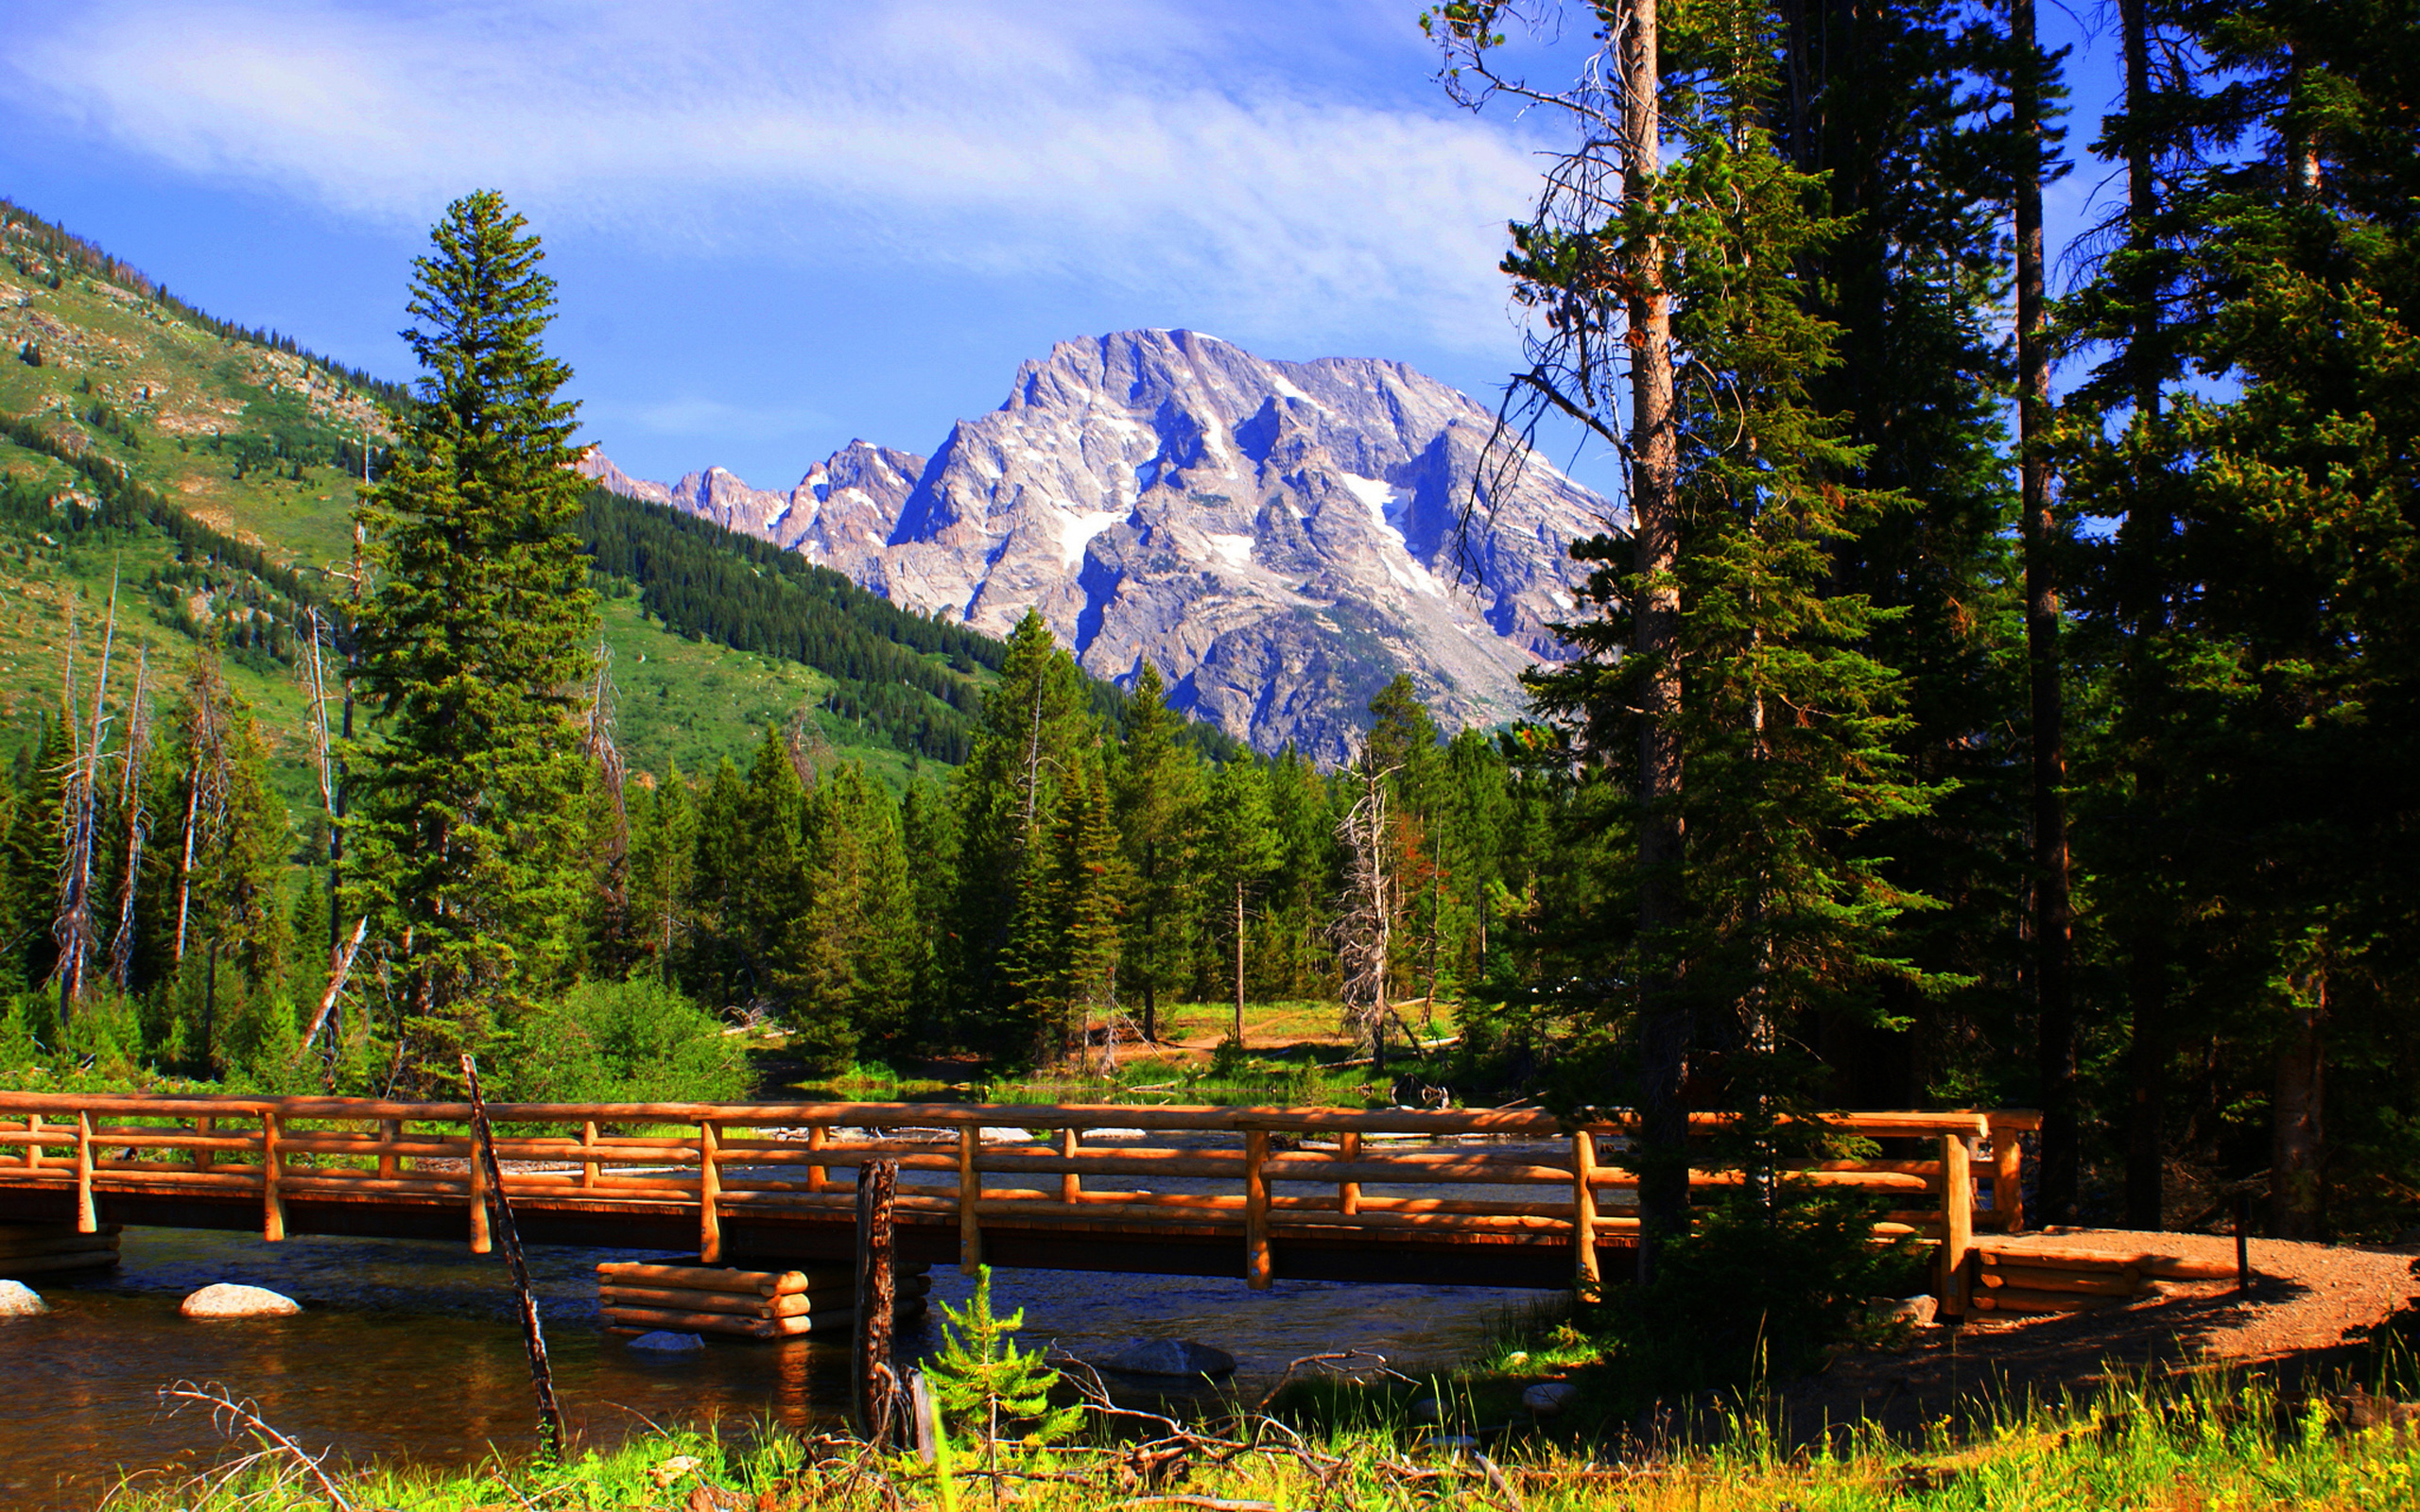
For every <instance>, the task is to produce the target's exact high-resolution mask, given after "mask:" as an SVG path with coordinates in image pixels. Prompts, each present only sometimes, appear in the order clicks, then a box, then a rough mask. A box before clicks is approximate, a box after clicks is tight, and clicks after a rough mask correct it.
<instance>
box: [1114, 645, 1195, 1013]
mask: <svg viewBox="0 0 2420 1512" xmlns="http://www.w3.org/2000/svg"><path fill="white" fill-rule="evenodd" d="M1183 729H1184V716H1183V715H1181V714H1179V713H1176V712H1175V711H1174V710H1172V709H1170V708H1169V707H1168V706H1167V697H1166V696H1165V693H1164V691H1163V687H1162V684H1161V681H1160V669H1159V668H1157V667H1155V666H1153V665H1152V664H1151V663H1150V662H1144V663H1143V670H1142V672H1141V673H1140V674H1139V675H1137V677H1136V678H1135V679H1134V692H1133V696H1132V698H1131V699H1130V700H1129V702H1128V703H1127V706H1126V730H1125V739H1124V741H1123V742H1122V743H1121V745H1120V747H1119V749H1118V763H1117V769H1116V775H1115V780H1114V782H1113V783H1112V787H1111V804H1112V807H1113V808H1114V809H1115V814H1116V822H1117V835H1118V844H1119V849H1120V851H1122V852H1123V854H1124V857H1125V862H1126V874H1127V876H1128V877H1129V878H1130V879H1131V885H1132V891H1131V892H1130V893H1129V895H1128V897H1127V899H1126V904H1125V916H1126V919H1125V926H1124V950H1123V952H1122V954H1121V956H1120V959H1119V965H1118V971H1119V974H1120V976H1121V977H1122V978H1123V979H1124V980H1125V982H1126V984H1127V986H1128V988H1130V989H1131V990H1132V991H1133V992H1135V993H1137V994H1138V995H1140V996H1141V998H1142V1000H1143V1038H1144V1039H1145V1040H1149V1041H1151V1042H1153V1043H1156V1042H1158V1040H1159V1037H1160V1036H1159V1004H1160V994H1161V993H1163V992H1169V991H1173V990H1174V989H1175V988H1176V985H1177V983H1178V982H1179V981H1180V980H1181V979H1182V977H1183V974H1184V967H1185V962H1186V960H1187V959H1188V957H1189V956H1190V954H1191V953H1192V936H1193V926H1194V915H1195V908H1194V898H1193V892H1194V886H1193V871H1194V865H1193V862H1194V852H1195V849H1196V847H1197V846H1198V844H1199V843H1200V836H1199V833H1198V829H1199V826H1200V823H1201V763H1200V762H1199V761H1198V760H1197V759H1196V758H1195V756H1194V754H1193V752H1192V750H1191V749H1190V748H1188V747H1185V746H1183V745H1180V744H1179V743H1178V736H1179V734H1180V733H1181V732H1182V730H1183Z"/></svg>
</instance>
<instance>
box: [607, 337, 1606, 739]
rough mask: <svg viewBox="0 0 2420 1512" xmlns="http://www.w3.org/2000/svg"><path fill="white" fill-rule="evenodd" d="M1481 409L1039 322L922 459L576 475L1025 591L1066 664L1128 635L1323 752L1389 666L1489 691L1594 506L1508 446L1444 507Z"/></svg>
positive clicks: (1145, 654)
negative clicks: (1058, 329) (1039, 351)
mask: <svg viewBox="0 0 2420 1512" xmlns="http://www.w3.org/2000/svg"><path fill="white" fill-rule="evenodd" d="M1493 424H1494V418H1493V416H1492V415H1491V413H1490V412H1489V411H1488V410H1486V409H1485V408H1483V407H1482V406H1480V405H1479V404H1477V403H1476V402H1474V401H1473V400H1472V399H1470V398H1469V397H1468V396H1466V395H1463V394H1461V393H1459V392H1457V391H1455V390H1454V389H1451V388H1448V387H1445V386H1444V385H1443V384H1440V383H1438V382H1436V381H1435V380H1434V379H1431V378H1427V377H1426V376H1424V375H1422V374H1420V373H1418V372H1415V371H1414V370H1412V369H1409V368H1407V367H1405V366H1403V365H1402V364H1400V363H1392V362H1382V361H1377V360H1374V359H1367V358H1324V359H1322V360H1320V361H1316V362H1305V363H1288V362H1271V361H1267V360H1264V359H1262V358H1259V357H1255V356H1253V354H1252V353H1250V352H1245V351H1243V350H1242V349H1240V348H1238V347H1236V346H1234V345H1232V344H1230V343H1228V342H1224V341H1221V340H1219V339H1218V338H1217V337H1215V336H1209V335H1201V334H1200V333H1198V332H1188V331H1131V332H1124V333H1120V334H1118V335H1109V336H1102V337H1099V338H1097V339H1089V340H1082V341H1067V342H1062V343H1060V344H1059V345H1058V346H1057V347H1056V348H1055V349H1053V351H1052V352H1051V353H1050V355H1049V356H1048V357H1046V358H1045V359H1043V360H1041V361H1038V362H1029V363H1028V364H1026V365H1025V366H1024V367H1023V368H1022V369H1019V371H1018V373H1017V377H1016V382H1015V385H1014V387H1013V388H1012V390H1011V393H1010V395H1009V398H1008V401H1007V402H1006V403H1005V404H1002V405H1001V406H1000V407H999V408H998V409H996V410H994V411H993V412H992V413H990V414H988V415H984V416H981V417H978V418H977V419H974V420H969V421H960V422H959V424H958V425H957V426H955V427H954V428H953V429H952V430H951V432H950V435H949V437H948V438H947V439H945V440H944V441H943V442H942V445H941V447H940V448H939V450H937V451H936V452H935V453H934V454H933V455H932V456H931V457H930V458H929V459H925V458H920V457H917V456H914V455H910V454H908V453H903V452H895V451H890V450H888V449H885V448H880V447H875V446H872V445H869V444H867V443H866V442H863V441H856V442H852V443H851V444H850V446H849V447H848V448H847V449H846V450H844V451H842V452H840V453H838V454H837V455H834V456H833V457H831V458H830V459H829V460H827V461H825V462H823V463H821V464H819V465H818V466H816V467H815V468H812V469H810V470H809V471H808V472H807V474H806V476H805V477H804V479H803V480H802V481H801V482H800V483H799V485H798V487H796V488H794V489H792V490H789V491H788V492H787V493H775V492H769V491H765V490H754V489H751V488H749V487H748V486H747V485H746V484H744V483H742V482H741V481H740V480H739V479H738V478H736V477H734V476H733V475H732V474H731V473H729V472H724V471H722V470H721V469H719V468H716V469H709V470H707V471H706V472H702V473H691V474H690V475H689V476H687V477H684V478H683V479H682V480H681V482H679V483H678V484H673V485H669V486H666V485H662V484H649V483H642V482H638V481H636V480H633V479H631V478H628V477H626V476H624V475H623V474H622V473H621V472H620V470H619V469H617V468H614V466H613V464H612V463H611V462H610V461H609V460H607V459H606V458H605V457H604V456H603V455H601V454H592V455H591V456H590V458H589V459H588V462H587V464H586V465H585V471H587V472H588V473H589V475H591V476H593V477H596V478H597V479H598V480H599V481H600V482H603V483H604V484H606V486H608V487H610V488H614V489H616V490H619V491H622V492H626V493H630V494H631V495H633V496H635V497H643V498H654V499H657V500H659V501H661V502H666V503H669V504H672V505H674V506H676V507H680V508H683V509H686V510H690V511H692V512H694V513H698V514H700V515H705V516H707V517H709V518H712V519H715V520H717V521H718V522H720V523H722V524H728V525H730V526H731V527H733V528H735V529H739V530H745V531H749V532H751V533H752V534H754V535H758V536H761V537H763V538H765V539H767V540H770V541H777V542H779V543H780V544H783V545H785V546H789V547H792V548H794V549H797V550H800V551H803V552H804V553H805V554H806V555H808V556H809V557H810V558H814V559H815V560H817V561H819V562H822V563H824V564H826V565H828V566H831V567H834V568H836V569H838V570H839V571H841V572H844V573H846V574H848V575H849V576H851V577H853V578H855V579H856V581H858V582H860V583H862V584H864V585H866V586H867V587H869V588H872V589H874V590H875V591H877V592H880V593H884V594H886V595H888V596H889V597H890V599H891V600H892V601H893V602H895V603H899V604H902V605H906V606H908V607H912V608H916V609H920V610H927V611H940V612H944V613H947V614H951V615H954V616H957V617H961V618H963V619H964V620H966V621H967V622H969V623H970V624H972V625H974V626H976V627H978V628H981V629H985V630H990V631H994V632H998V631H1002V630H1005V629H1007V628H1008V627H1010V626H1011V625H1012V624H1014V623H1015V621H1016V619H1017V618H1018V617H1019V616H1020V615H1022V614H1023V613H1024V612H1025V610H1027V608H1028V607H1029V606H1031V607H1039V608H1040V609H1041V610H1042V611H1043V613H1044V615H1045V616H1046V617H1047V618H1048V620H1049V621H1050V623H1051V626H1052V627H1053V629H1054V630H1056V632H1057V633H1058V635H1059V637H1060V639H1061V641H1062V642H1063V643H1064V644H1068V645H1070V646H1072V647H1073V648H1074V649H1075V651H1076V654H1077V657H1078V660H1079V661H1080V662H1082V664H1083V665H1084V667H1085V668H1086V669H1087V670H1089V671H1091V672H1093V673H1095V674H1097V675H1098V676H1102V677H1109V678H1115V679H1121V680H1123V679H1127V678H1129V677H1131V676H1132V674H1133V673H1134V672H1135V671H1136V670H1138V669H1139V668H1140V666H1141V664H1142V662H1144V661H1145V660H1146V659H1148V660H1150V661H1151V662H1155V663H1157V664H1158V665H1159V667H1160V669H1161V671H1162V673H1163V674H1164V675H1165V676H1166V677H1167V679H1168V680H1169V682H1170V684H1171V686H1172V688H1173V692H1174V697H1175V700H1176V701H1177V702H1178V703H1179V704H1180V705H1182V706H1183V707H1185V708H1187V709H1189V710H1191V711H1193V712H1194V713H1196V714H1197V715H1199V716H1200V717H1201V718H1205V719H1209V720H1212V721H1214V722H1216V723H1217V724H1219V726H1221V727H1222V728H1224V729H1225V730H1227V731H1228V732H1230V733H1231V734H1234V735H1236V736H1237V737H1238V738H1240V739H1245V740H1249V741H1251V742H1252V743H1253V744H1254V745H1255V746H1258V747H1262V748H1264V749H1266V748H1270V747H1274V746H1276V745H1279V744H1281V743H1283V742H1285V741H1288V740H1293V741H1296V742H1298V743H1299V744H1301V745H1302V746H1304V747H1305V748H1306V749H1308V750H1310V751H1312V752H1313V753H1315V754H1317V755H1319V756H1322V757H1325V758H1339V757H1341V756H1343V755H1345V754H1347V753H1348V751H1349V749H1350V747H1351V743H1352V739H1353V736H1354V734H1355V732H1356V731H1357V730H1358V729H1359V728H1360V727H1361V726H1362V725H1363V724H1364V723H1365V722H1366V718H1367V716H1366V713H1364V706H1365V705H1366V704H1367V703H1368V701H1369V698H1370V696H1371V694H1372V693H1374V691H1375V690H1376V689H1377V688H1378V687H1379V686H1381V685H1382V684H1384V683H1385V682H1386V680H1387V679H1390V678H1392V676H1394V674H1395V673H1396V672H1398V671H1403V672H1409V673H1410V674H1411V677H1412V679H1413V681H1414V682H1415V683H1416V684H1417V685H1418V686H1419V688H1420V690H1421V693H1422V696H1423V697H1424V698H1425V699H1426V702H1427V703H1428V705H1429V707H1430V708H1431V709H1432V710H1433V711H1434V712H1435V713H1436V714H1437V715H1438V717H1439V718H1440V720H1441V721H1443V723H1445V724H1446V725H1447V726H1448V727H1449V728H1450V727H1454V726H1460V725H1466V724H1487V723H1493V722H1495V721H1496V720H1499V719H1504V718H1507V717H1510V716H1512V715H1513V714H1515V713H1518V712H1519V710H1520V708H1521V696H1520V691H1519V688H1518V686H1517V682H1516V679H1517V678H1518V676H1519V674H1520V672H1521V670H1522V669H1523V668H1525V667H1528V666H1530V665H1534V664H1536V663H1537V662H1540V661H1542V660H1552V659H1553V658H1555V657H1556V656H1558V655H1559V654H1560V652H1561V649H1562V647H1561V644H1560V643H1559V642H1558V641H1557V639H1556V638H1555V636H1554V634H1553V632H1552V631H1551V630H1549V629H1548V628H1547V624H1548V622H1550V621H1552V620H1554V619H1557V618H1560V617H1562V616H1563V615H1564V613H1566V612H1567V611H1568V610H1569V608H1570V605H1571V593H1572V587H1573V584H1574V583H1575V582H1576V581H1577V580H1578V577H1579V574H1578V572H1577V571H1576V569H1575V568H1574V566H1573V564H1572V563H1571V562H1570V561H1569V560H1568V559H1567V558H1566V556H1565V554H1564V548H1565V547H1566V546H1567V545H1568V543H1569V542H1570V541H1572V540H1573V539H1574V538H1576V537H1579V536H1582V535H1587V534H1590V533H1593V532H1595V531H1597V530H1599V529H1601V528H1603V527H1604V525H1605V524H1607V523H1608V522H1609V521H1610V520H1611V519H1612V518H1613V514H1614V511H1613V508H1612V507H1611V506H1610V505H1608V504H1607V503H1606V501H1604V500H1603V499H1601V498H1599V497H1598V496H1597V495H1595V494H1593V493H1591V492H1589V491H1588V490H1584V489H1582V488H1580V487H1579V486H1578V485H1576V484H1574V483H1572V482H1571V481H1570V480H1569V479H1567V478H1565V477H1564V476H1563V475H1562V474H1561V473H1560V472H1556V471H1555V470H1554V469H1553V468H1551V467H1549V466H1548V465H1547V464H1546V463H1545V462H1544V461H1543V460H1541V459H1537V458H1531V459H1530V462H1529V464H1528V466H1527V467H1526V468H1524V469H1523V470H1522V472H1521V474H1520V477H1519V480H1518V482H1517V483H1516V484H1514V485H1513V487H1512V488H1511V489H1510V490H1508V491H1506V492H1505V493H1504V494H1503V495H1502V496H1501V497H1496V498H1492V499H1489V500H1487V501H1486V507H1484V508H1483V509H1481V510H1480V511H1479V512H1478V516H1477V517H1476V519H1475V520H1474V522H1473V528H1472V529H1470V530H1469V531H1467V532H1464V531H1462V530H1461V529H1460V528H1459V524H1460V519H1461V511H1462V507H1463V506H1464V505H1465V504H1466V503H1467V501H1468V500H1469V499H1470V497H1471V490H1472V479H1473V475H1474V472H1475V471H1476V469H1477V467H1478V458H1479V454H1480V452H1481V450H1482V449H1483V447H1484V446H1485V444H1486V442H1487V438H1488V436H1489V434H1490V432H1491V430H1492V428H1493Z"/></svg>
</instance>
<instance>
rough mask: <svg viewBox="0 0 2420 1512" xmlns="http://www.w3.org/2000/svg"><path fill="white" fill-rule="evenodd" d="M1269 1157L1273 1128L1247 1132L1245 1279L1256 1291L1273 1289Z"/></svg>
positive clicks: (1245, 1137) (1245, 1160) (1245, 1145)
mask: <svg viewBox="0 0 2420 1512" xmlns="http://www.w3.org/2000/svg"><path fill="white" fill-rule="evenodd" d="M1268 1159H1269V1131H1268V1130H1267V1129H1265V1128H1254V1129H1246V1130H1245V1131H1244V1280H1246V1281H1247V1282H1249V1283H1250V1284H1251V1286H1252V1289H1253V1291H1255V1292H1265V1291H1267V1290H1269V1283H1270V1278H1271V1263H1270V1258H1269V1177H1268V1176H1267V1175H1266V1174H1264V1173H1263V1172H1262V1170H1261V1162H1262V1161H1264V1160H1268Z"/></svg>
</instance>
